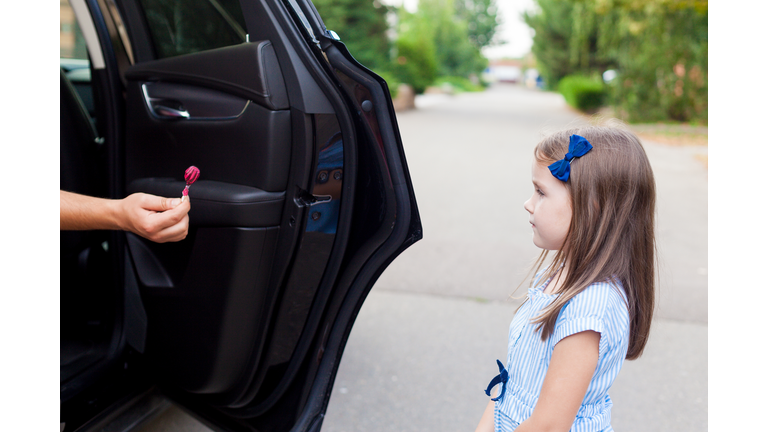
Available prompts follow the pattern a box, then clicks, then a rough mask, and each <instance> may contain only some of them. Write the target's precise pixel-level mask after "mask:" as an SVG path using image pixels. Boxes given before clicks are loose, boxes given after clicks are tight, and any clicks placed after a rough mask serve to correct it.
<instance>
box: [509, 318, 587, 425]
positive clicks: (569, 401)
mask: <svg viewBox="0 0 768 432" xmlns="http://www.w3.org/2000/svg"><path fill="white" fill-rule="evenodd" d="M599 348H600V333H597V332H594V331H584V332H580V333H576V334H573V335H571V336H568V337H566V338H563V339H562V340H561V341H560V342H558V343H557V345H555V349H554V351H553V352H552V360H551V361H550V362H549V369H547V375H546V376H545V377H544V383H543V384H542V387H541V394H540V395H539V401H538V402H537V403H536V407H535V408H534V409H533V414H532V415H531V416H530V417H529V418H528V419H527V420H525V421H524V422H522V423H521V424H520V426H518V427H517V429H515V432H549V431H564V432H567V431H568V430H570V429H571V426H573V420H574V419H575V418H576V413H577V412H578V411H579V407H580V406H581V402H582V401H583V400H584V395H585V394H586V393H587V388H588V387H589V382H590V381H591V380H592V376H593V375H594V373H595V368H597V360H598V354H599Z"/></svg>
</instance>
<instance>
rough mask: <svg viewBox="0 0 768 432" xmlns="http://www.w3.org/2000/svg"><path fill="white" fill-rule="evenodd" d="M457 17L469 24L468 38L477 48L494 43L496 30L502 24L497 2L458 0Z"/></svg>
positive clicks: (493, 0) (456, 5)
mask: <svg viewBox="0 0 768 432" xmlns="http://www.w3.org/2000/svg"><path fill="white" fill-rule="evenodd" d="M454 7H455V8H456V16H457V17H459V19H461V20H463V21H465V22H466V23H467V36H468V37H469V41H470V42H471V43H472V45H474V46H475V47H476V48H478V49H479V48H482V47H484V46H488V45H490V44H491V43H492V42H493V36H494V35H495V34H496V28H497V27H498V26H499V24H501V20H500V19H499V17H498V16H497V12H498V8H497V7H496V0H456V1H455V2H454Z"/></svg>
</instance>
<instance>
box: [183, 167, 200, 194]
mask: <svg viewBox="0 0 768 432" xmlns="http://www.w3.org/2000/svg"><path fill="white" fill-rule="evenodd" d="M198 177H200V169H198V168H197V167H196V166H194V165H192V166H191V167H189V168H187V170H186V171H184V181H185V182H187V185H186V186H185V187H184V190H183V191H181V195H182V196H181V200H182V201H184V198H186V197H187V196H188V195H189V187H190V186H191V185H192V183H194V182H195V180H197V179H198Z"/></svg>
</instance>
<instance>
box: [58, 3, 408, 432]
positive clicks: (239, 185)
mask: <svg viewBox="0 0 768 432" xmlns="http://www.w3.org/2000/svg"><path fill="white" fill-rule="evenodd" d="M61 7H62V11H61V20H62V21H61V32H62V36H61V40H62V48H61V61H60V65H61V71H60V80H61V85H60V89H61V90H60V91H61V95H60V104H61V114H60V116H61V119H60V120H61V142H60V146H61V162H60V163H61V172H60V188H61V189H62V190H66V191H70V192H76V193H81V194H86V195H91V196H97V197H107V198H122V197H125V196H127V195H128V194H131V193H137V192H142V193H150V194H154V195H159V196H165V197H177V196H178V197H180V195H181V191H182V189H184V186H185V182H184V180H183V177H184V172H185V170H186V169H187V168H188V167H189V166H191V165H195V166H197V167H198V168H199V169H200V177H199V180H197V181H196V182H195V184H194V185H193V186H192V187H191V188H190V191H189V197H190V200H191V203H192V210H191V211H190V213H189V218H190V219H189V220H190V228H189V232H188V235H187V238H186V239H184V240H183V241H180V242H175V243H163V244H158V243H153V242H151V241H149V240H146V239H144V238H142V237H139V236H136V235H133V234H131V233H123V232H114V231H69V232H61V234H60V235H61V250H60V255H61V263H60V264H61V279H60V280H61V289H60V292H61V357H60V361H61V364H60V366H61V369H60V377H61V396H60V398H61V405H62V409H61V412H62V423H63V424H66V426H65V427H66V428H69V429H66V428H63V429H62V431H65V430H74V429H77V428H78V427H79V425H82V424H84V423H86V422H87V423H88V424H89V425H90V426H89V427H88V429H89V430H91V429H93V430H101V427H102V423H99V422H107V421H108V420H109V418H111V417H109V416H110V415H112V414H107V413H110V412H112V411H114V410H112V407H122V406H125V405H126V401H127V399H126V398H139V397H141V393H142V392H147V391H150V390H148V389H150V388H158V389H160V390H161V393H162V394H163V395H164V396H167V397H168V398H170V399H172V400H174V401H175V402H177V403H179V404H180V405H182V406H184V407H185V408H187V409H188V410H189V411H190V412H194V413H195V416H196V417H198V418H200V419H205V421H207V422H209V423H210V424H215V425H217V426H216V427H218V428H219V429H221V430H288V429H292V428H293V427H294V425H297V424H300V426H296V427H297V428H298V429H297V430H318V429H319V427H320V424H321V423H322V417H323V412H324V410H325V407H326V406H327V403H328V398H329V394H330V393H329V391H330V390H329V389H330V386H332V383H333V377H334V376H335V373H336V368H337V367H338V364H339V361H340V358H341V355H342V352H343V347H344V344H345V343H346V338H347V337H348V335H349V332H350V330H351V326H352V323H353V322H354V318H355V316H356V315H357V312H358V311H359V308H360V307H361V306H362V303H363V301H364V299H365V296H366V295H367V293H368V292H369V290H370V289H371V288H372V286H373V283H374V282H375V280H376V278H377V277H378V275H380V274H381V272H383V271H384V269H385V268H386V266H387V265H388V264H389V263H390V262H391V261H392V259H394V257H395V256H397V254H399V253H400V252H402V251H403V250H404V249H405V248H407V247H408V246H409V245H410V244H412V243H413V242H415V241H418V240H419V239H420V238H421V225H420V221H419V218H418V211H417V209H416V203H415V198H414V197H413V192H412V186H411V184H410V178H409V176H408V172H407V167H406V164H405V157H404V155H403V151H402V143H401V142H400V138H399V133H398V131H397V126H396V122H395V120H394V108H393V107H392V103H391V99H390V98H389V95H388V93H387V89H386V83H385V82H384V80H382V79H381V78H380V77H378V76H376V75H375V74H373V73H371V72H370V71H368V70H367V69H365V68H364V67H362V66H360V65H359V64H358V63H356V61H355V60H354V58H353V57H352V56H351V55H350V54H349V52H347V51H346V48H345V47H344V46H343V44H342V43H341V42H340V41H339V40H338V37H335V36H334V35H333V34H331V33H330V32H328V34H325V33H326V31H325V26H324V24H323V23H322V21H320V18H319V15H318V14H317V11H316V10H314V7H313V6H312V4H311V3H309V2H306V1H303V0H298V1H294V0H286V1H243V2H242V3H241V2H240V0H120V1H116V0H61ZM73 11H74V13H73ZM75 15H77V17H78V19H79V23H78V20H76V19H75ZM80 26H82V28H80ZM246 29H247V31H248V33H246ZM321 32H322V33H321ZM86 40H87V41H88V44H86V43H85V41H86ZM321 45H322V46H321ZM97 416H102V417H103V418H97ZM103 424H106V423H103ZM94 425H98V427H96V426H94ZM91 426H93V427H91Z"/></svg>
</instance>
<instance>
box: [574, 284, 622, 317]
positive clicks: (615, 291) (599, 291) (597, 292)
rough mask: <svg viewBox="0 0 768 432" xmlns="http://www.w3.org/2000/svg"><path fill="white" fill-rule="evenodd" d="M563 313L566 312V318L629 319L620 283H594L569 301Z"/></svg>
mask: <svg viewBox="0 0 768 432" xmlns="http://www.w3.org/2000/svg"><path fill="white" fill-rule="evenodd" d="M566 311H567V312H566ZM563 312H566V313H565V315H564V318H567V317H569V316H596V317H605V316H612V317H614V319H615V318H621V317H626V319H627V320H628V319H629V309H628V307H627V299H626V294H625V293H624V287H623V286H622V284H621V282H619V281H604V282H595V283H592V284H591V285H589V286H587V287H586V288H584V290H583V291H581V292H580V293H578V294H576V295H575V296H574V297H573V298H572V299H571V300H569V301H568V303H566V305H565V306H564V308H563ZM616 315H618V317H616Z"/></svg>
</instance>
